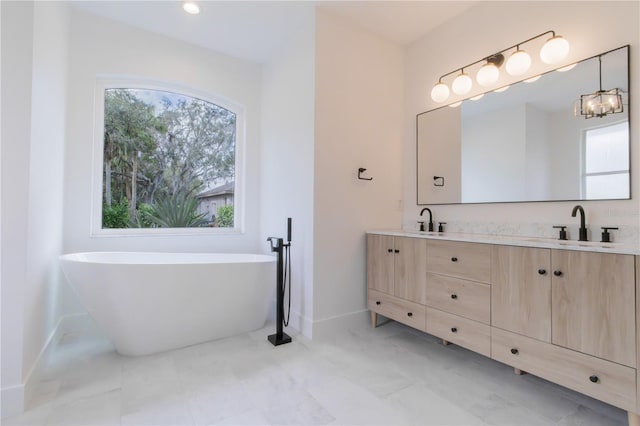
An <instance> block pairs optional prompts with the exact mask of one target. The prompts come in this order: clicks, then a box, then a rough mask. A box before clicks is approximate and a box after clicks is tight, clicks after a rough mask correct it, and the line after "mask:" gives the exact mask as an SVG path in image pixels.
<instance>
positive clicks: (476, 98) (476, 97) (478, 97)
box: [469, 93, 484, 101]
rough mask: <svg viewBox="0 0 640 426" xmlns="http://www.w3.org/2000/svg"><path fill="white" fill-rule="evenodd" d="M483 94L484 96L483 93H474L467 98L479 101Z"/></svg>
mask: <svg viewBox="0 0 640 426" xmlns="http://www.w3.org/2000/svg"><path fill="white" fill-rule="evenodd" d="M483 96H484V93H480V94H479V95H476V96H474V97H472V98H469V99H471V100H472V101H479V100H480V99H482V97H483Z"/></svg>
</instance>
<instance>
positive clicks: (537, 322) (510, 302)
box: [491, 245, 552, 342]
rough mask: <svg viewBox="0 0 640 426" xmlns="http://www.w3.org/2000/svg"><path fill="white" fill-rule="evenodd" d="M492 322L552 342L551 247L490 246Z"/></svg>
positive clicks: (503, 327)
mask: <svg viewBox="0 0 640 426" xmlns="http://www.w3.org/2000/svg"><path fill="white" fill-rule="evenodd" d="M491 262H492V264H491V325H493V326H495V327H500V328H502V329H505V330H509V331H513V332H515V333H519V334H523V335H525V336H529V337H533V338H534V339H538V340H542V341H545V342H551V276H552V274H551V250H549V249H539V248H529V247H513V246H497V245H496V246H493V247H492V253H491Z"/></svg>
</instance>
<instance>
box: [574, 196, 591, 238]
mask: <svg viewBox="0 0 640 426" xmlns="http://www.w3.org/2000/svg"><path fill="white" fill-rule="evenodd" d="M577 212H580V229H579V230H578V233H579V235H580V238H578V240H579V241H589V240H588V239H587V227H586V226H585V224H584V222H585V221H584V209H583V208H582V206H581V205H577V206H575V207H574V208H573V211H572V212H571V217H576V213H577Z"/></svg>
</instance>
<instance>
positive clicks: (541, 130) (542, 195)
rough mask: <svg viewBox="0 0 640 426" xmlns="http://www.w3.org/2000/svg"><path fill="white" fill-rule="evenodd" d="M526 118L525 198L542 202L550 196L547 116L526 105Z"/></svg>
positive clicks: (549, 153)
mask: <svg viewBox="0 0 640 426" xmlns="http://www.w3.org/2000/svg"><path fill="white" fill-rule="evenodd" d="M526 117H527V118H526V130H525V132H526V136H525V141H526V147H525V150H526V152H525V176H526V178H525V179H526V188H527V189H526V197H527V199H529V200H544V199H548V198H549V197H550V196H551V192H550V187H551V181H550V170H549V169H550V158H549V157H550V155H551V152H552V151H551V149H550V146H551V141H550V140H549V137H550V136H549V131H548V129H549V114H547V113H546V112H544V111H541V110H539V109H538V108H535V107H533V106H532V105H528V104H527V105H526Z"/></svg>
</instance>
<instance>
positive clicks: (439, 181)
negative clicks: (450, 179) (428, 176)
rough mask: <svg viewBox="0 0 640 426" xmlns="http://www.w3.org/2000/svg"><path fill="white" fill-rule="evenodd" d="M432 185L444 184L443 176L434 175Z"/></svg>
mask: <svg viewBox="0 0 640 426" xmlns="http://www.w3.org/2000/svg"><path fill="white" fill-rule="evenodd" d="M433 186H444V176H434V177H433Z"/></svg>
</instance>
